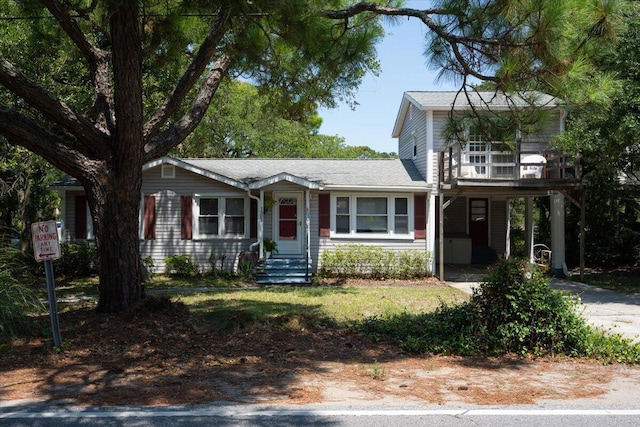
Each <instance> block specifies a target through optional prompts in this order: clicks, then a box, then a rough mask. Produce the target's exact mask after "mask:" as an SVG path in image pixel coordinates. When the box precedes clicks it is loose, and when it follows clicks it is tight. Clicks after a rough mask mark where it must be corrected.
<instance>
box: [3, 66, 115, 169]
mask: <svg viewBox="0 0 640 427" xmlns="http://www.w3.org/2000/svg"><path fill="white" fill-rule="evenodd" d="M0 84H2V85H3V86H5V87H6V88H7V89H9V90H10V91H11V92H13V93H14V94H15V95H17V96H19V97H20V98H22V99H23V100H25V101H26V102H27V103H28V104H29V105H30V106H32V107H33V108H35V109H36V110H37V111H39V112H40V113H41V114H42V115H44V116H45V117H46V118H47V119H49V120H51V121H52V122H53V123H55V124H57V125H58V126H60V127H62V128H63V129H65V130H67V131H68V132H69V133H71V134H72V135H73V136H75V137H76V138H77V140H78V141H79V142H80V143H81V147H83V151H84V153H85V155H87V156H89V157H98V158H101V159H104V158H106V156H108V151H107V143H108V138H107V137H106V135H104V134H103V133H101V132H100V131H99V130H98V129H96V128H94V127H93V125H92V124H91V123H90V122H89V121H87V120H86V119H85V118H84V117H82V116H81V115H79V114H77V113H76V112H75V111H73V110H72V109H71V108H70V107H68V106H67V105H66V104H65V103H63V102H61V101H59V100H57V99H55V98H53V97H52V96H51V95H50V94H49V92H47V91H46V90H45V89H43V88H42V87H41V86H39V85H38V84H37V83H35V82H33V81H31V80H29V79H28V78H27V77H26V76H25V75H24V74H23V73H22V72H21V71H20V70H18V69H17V68H16V67H14V66H13V64H11V63H10V62H8V61H7V60H6V59H4V58H3V57H1V56H0Z"/></svg>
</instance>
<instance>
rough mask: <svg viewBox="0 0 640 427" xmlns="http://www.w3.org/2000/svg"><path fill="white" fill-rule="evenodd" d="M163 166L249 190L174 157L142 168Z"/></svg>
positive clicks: (235, 181) (160, 159) (233, 181)
mask: <svg viewBox="0 0 640 427" xmlns="http://www.w3.org/2000/svg"><path fill="white" fill-rule="evenodd" d="M162 164H169V165H173V166H177V167H179V168H181V169H184V170H187V171H189V172H193V173H195V174H198V175H202V176H204V177H207V178H210V179H213V180H216V181H219V182H222V183H224V184H227V185H230V186H232V187H236V188H239V189H241V190H247V185H246V184H245V183H243V182H241V181H237V180H235V179H232V178H229V177H227V176H224V175H220V174H218V173H215V172H211V171H208V170H206V169H202V168H200V167H198V166H195V165H192V164H190V163H188V162H185V161H183V160H178V159H174V158H173V157H168V156H165V157H161V158H159V159H156V160H152V161H150V162H147V163H145V164H144V166H142V171H145V170H147V169H150V168H153V167H156V166H160V165H162Z"/></svg>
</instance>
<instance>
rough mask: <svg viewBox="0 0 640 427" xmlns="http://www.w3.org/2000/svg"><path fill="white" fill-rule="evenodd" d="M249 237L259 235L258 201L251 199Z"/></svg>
mask: <svg viewBox="0 0 640 427" xmlns="http://www.w3.org/2000/svg"><path fill="white" fill-rule="evenodd" d="M249 237H251V238H252V239H253V238H256V237H258V201H257V200H255V199H251V205H250V212H249Z"/></svg>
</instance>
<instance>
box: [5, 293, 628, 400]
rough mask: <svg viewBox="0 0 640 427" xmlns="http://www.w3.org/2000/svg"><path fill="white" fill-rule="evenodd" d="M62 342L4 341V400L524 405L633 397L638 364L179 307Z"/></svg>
mask: <svg viewBox="0 0 640 427" xmlns="http://www.w3.org/2000/svg"><path fill="white" fill-rule="evenodd" d="M60 324H61V326H62V337H63V340H64V343H65V345H64V349H63V350H61V351H55V350H54V349H52V347H51V342H50V340H42V339H31V340H21V341H17V342H14V343H13V345H11V346H6V345H4V346H0V350H1V351H2V353H0V400H2V401H6V400H13V399H40V400H45V401H49V402H54V403H60V404H73V405H103V406H104V405H177V404H196V403H211V402H241V403H270V404H281V403H287V404H302V403H316V402H341V403H345V402H351V403H354V404H356V403H373V402H381V403H382V402H384V403H401V402H402V403H413V404H479V405H494V404H532V403H540V402H545V401H553V400H567V399H583V398H589V399H596V400H597V399H600V398H603V397H605V396H610V395H611V394H612V393H614V394H615V393H630V394H632V395H633V394H635V396H637V395H638V393H640V369H638V368H632V367H627V366H620V365H610V366H603V365H602V364H600V363H598V362H595V361H585V360H573V359H551V358H545V359H521V358H518V357H500V358H489V359H486V358H461V357H442V356H414V355H407V354H404V353H402V352H401V351H399V350H398V349H397V348H395V347H393V346H385V345H380V344H375V343H372V342H371V341H369V340H367V339H365V338H362V337H359V336H357V335H354V334H353V333H351V332H349V331H344V330H334V329H328V328H322V327H317V326H316V327H306V325H304V324H301V323H300V320H299V319H291V321H290V322H289V323H286V324H282V325H277V326H274V325H271V326H270V327H267V326H265V327H261V328H257V329H256V328H252V329H250V330H249V329H235V330H233V331H231V332H229V331H227V332H221V333H219V332H218V333H217V332H215V331H213V330H211V329H208V328H206V327H203V326H202V324H203V322H200V321H199V319H198V318H197V317H195V316H194V315H191V314H190V313H188V311H187V310H186V308H185V307H184V306H181V305H179V304H173V305H170V306H168V307H166V306H156V307H153V306H147V307H146V308H145V309H144V310H142V311H139V312H137V313H136V314H135V315H124V316H123V315H121V316H113V315H98V314H95V313H94V312H93V311H92V310H91V309H90V308H85V309H81V310H76V311H71V312H66V313H62V314H61V316H60Z"/></svg>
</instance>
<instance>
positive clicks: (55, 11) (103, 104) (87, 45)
mask: <svg viewBox="0 0 640 427" xmlns="http://www.w3.org/2000/svg"><path fill="white" fill-rule="evenodd" d="M42 3H43V4H44V5H45V7H46V8H47V9H48V10H49V12H51V14H52V15H53V17H54V18H55V19H56V21H58V23H59V24H60V27H62V29H63V30H64V32H65V33H66V34H67V35H68V36H69V38H70V39H71V41H72V42H73V44H75V45H76V47H77V48H78V49H79V50H80V52H81V53H82V55H83V56H84V58H85V59H86V61H87V64H88V66H89V70H90V72H91V80H92V81H93V85H94V92H95V100H94V105H93V109H94V111H95V115H96V127H98V128H99V129H100V130H102V131H103V132H105V133H109V134H110V133H111V132H112V131H113V127H114V116H113V90H112V86H113V85H112V81H111V74H110V73H109V53H108V52H107V51H104V50H102V49H99V48H97V47H96V46H94V45H93V44H92V43H91V42H90V41H89V39H88V38H87V37H86V35H85V34H84V32H83V31H82V30H81V29H80V27H79V26H78V24H77V23H76V21H75V20H74V19H73V18H72V17H71V15H70V14H69V11H68V10H67V9H66V8H64V7H63V5H61V4H60V3H58V2H57V1H56V0H42ZM91 7H94V5H93V4H92V6H91Z"/></svg>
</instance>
